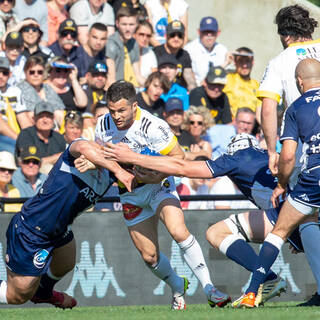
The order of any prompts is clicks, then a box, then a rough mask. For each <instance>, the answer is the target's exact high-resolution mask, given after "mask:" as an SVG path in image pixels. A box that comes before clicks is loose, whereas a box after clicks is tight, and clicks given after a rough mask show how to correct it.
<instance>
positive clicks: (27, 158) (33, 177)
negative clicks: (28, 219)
mask: <svg viewBox="0 0 320 320" xmlns="http://www.w3.org/2000/svg"><path fill="white" fill-rule="evenodd" d="M40 166H41V158H40V154H39V151H38V149H37V147H36V146H32V145H30V146H29V147H28V148H26V149H24V150H23V152H22V153H21V161H20V163H19V168H18V169H17V170H16V171H15V172H14V174H13V176H12V184H13V186H15V187H16V188H17V189H18V190H19V192H20V197H22V198H30V197H33V196H34V195H35V194H37V193H38V191H39V190H40V188H41V187H42V185H43V183H44V181H45V180H46V178H47V175H46V174H43V173H40Z"/></svg>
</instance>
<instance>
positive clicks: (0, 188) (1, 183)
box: [0, 151, 22, 212]
mask: <svg viewBox="0 0 320 320" xmlns="http://www.w3.org/2000/svg"><path fill="white" fill-rule="evenodd" d="M16 169H17V166H16V164H15V161H14V156H13V154H12V153H10V152H8V151H1V152H0V197H4V198H19V197H20V192H19V190H18V189H17V188H16V187H14V186H13V185H12V184H11V183H10V182H11V179H12V175H13V173H14V171H15V170H16ZM21 207H22V204H16V203H12V204H5V205H4V207H3V208H0V211H4V212H18V211H19V210H20V209H21Z"/></svg>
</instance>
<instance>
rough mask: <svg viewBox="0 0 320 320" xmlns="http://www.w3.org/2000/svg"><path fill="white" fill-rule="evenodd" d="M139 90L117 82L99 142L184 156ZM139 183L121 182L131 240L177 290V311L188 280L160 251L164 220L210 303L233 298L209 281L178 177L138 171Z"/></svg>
mask: <svg viewBox="0 0 320 320" xmlns="http://www.w3.org/2000/svg"><path fill="white" fill-rule="evenodd" d="M135 96H136V92H135V89H134V87H133V85H132V84H131V83H129V82H125V81H118V82H115V83H114V84H112V85H111V86H110V88H109V89H108V93H107V101H108V108H109V111H110V113H109V114H106V115H104V116H102V117H100V118H99V119H98V122H97V126H96V141H97V142H98V143H100V144H102V145H105V143H107V142H112V143H118V142H124V143H125V144H127V145H128V146H129V147H130V149H132V150H133V151H135V152H139V153H140V152H142V151H144V150H146V149H148V150H150V151H152V152H156V153H160V154H163V155H168V156H173V157H177V158H184V153H183V151H182V149H181V148H180V145H179V143H178V142H177V139H176V137H175V136H174V134H173V133H172V132H171V130H170V128H169V125H168V124H167V123H166V122H165V121H163V120H161V119H159V118H157V117H155V116H153V115H152V114H150V113H149V112H147V111H145V110H143V109H140V108H139V107H138V105H137V102H136V101H135ZM138 172H139V173H137V172H136V173H137V177H138V178H139V179H140V180H141V182H140V183H139V184H138V186H137V187H136V188H135V189H133V190H132V192H127V190H126V189H125V188H123V187H122V186H121V184H120V185H119V191H120V201H121V203H122V205H123V215H124V219H125V223H126V225H127V227H128V230H129V234H130V236H131V239H132V241H133V243H134V245H135V246H136V248H137V249H138V251H139V253H140V254H141V257H142V259H143V260H144V261H145V263H146V264H147V266H148V267H149V268H150V269H151V271H152V272H153V273H154V274H155V275H156V276H157V277H158V278H160V279H161V280H164V281H165V282H166V283H167V284H168V285H169V286H170V287H171V289H172V293H173V299H172V309H185V306H186V305H185V300H184V294H185V291H186V289H187V286H188V281H187V279H185V278H183V277H180V276H178V275H177V274H176V273H175V272H174V270H173V269H172V267H171V265H170V262H169V260H168V258H167V257H166V256H165V255H164V254H163V253H162V252H161V251H159V244H158V232H157V226H158V221H159V219H160V220H161V221H162V222H163V223H164V225H165V226H166V228H167V230H168V232H169V233H170V235H171V236H172V238H173V239H174V240H175V241H176V242H177V244H178V245H179V247H180V249H181V250H182V252H183V257H184V259H185V260H186V262H187V264H188V265H189V267H190V268H191V270H192V271H193V273H194V274H195V275H196V277H197V278H198V279H199V281H200V282H201V285H202V287H203V290H204V292H205V294H206V296H207V299H208V303H209V305H210V306H212V307H213V306H215V305H218V306H219V307H223V306H224V305H225V304H227V303H228V302H229V301H230V297H229V296H228V295H227V294H224V293H222V292H220V291H219V290H217V289H216V288H215V287H214V285H213V284H212V281H211V279H210V274H209V270H208V268H207V265H206V262H205V260H204V257H203V254H202V250H201V248H200V246H199V243H198V242H197V240H196V239H195V237H194V236H193V235H191V234H190V233H189V231H188V229H187V227H186V225H185V221H184V216H183V212H182V209H181V206H180V201H179V197H178V194H177V192H176V188H175V184H174V179H173V177H167V176H166V175H164V174H162V173H159V172H158V173H156V172H152V171H147V172H143V171H142V170H141V169H140V170H138Z"/></svg>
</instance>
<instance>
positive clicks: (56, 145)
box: [15, 101, 66, 173]
mask: <svg viewBox="0 0 320 320" xmlns="http://www.w3.org/2000/svg"><path fill="white" fill-rule="evenodd" d="M53 113H54V108H53V104H52V103H51V102H44V101H40V102H39V103H37V104H36V106H35V108H34V121H35V124H34V126H32V127H29V128H26V129H23V130H21V132H20V134H19V136H18V138H17V142H16V150H15V155H16V157H17V159H18V161H20V160H22V159H21V156H22V155H23V154H24V152H25V150H27V149H28V148H29V147H30V146H35V147H36V148H37V150H38V151H37V152H38V154H39V158H41V160H42V161H41V169H40V170H41V172H43V173H47V172H49V171H48V170H50V169H51V168H52V166H53V165H54V164H55V162H56V161H57V160H58V158H59V156H60V155H61V153H62V152H63V151H64V150H65V148H66V142H65V140H64V137H63V135H61V134H60V133H58V132H56V131H54V130H53V126H54V115H53Z"/></svg>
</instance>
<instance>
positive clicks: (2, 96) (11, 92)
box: [0, 86, 27, 120]
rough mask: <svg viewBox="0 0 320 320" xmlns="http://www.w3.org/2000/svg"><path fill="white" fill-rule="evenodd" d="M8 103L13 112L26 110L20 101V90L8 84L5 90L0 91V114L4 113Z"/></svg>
mask: <svg viewBox="0 0 320 320" xmlns="http://www.w3.org/2000/svg"><path fill="white" fill-rule="evenodd" d="M8 104H10V105H11V107H12V109H13V111H14V112H15V113H19V112H24V111H27V109H26V107H25V106H24V105H23V104H22V102H21V90H20V89H19V88H18V87H15V86H9V87H8V88H7V90H6V91H5V92H0V113H1V114H2V115H5V114H6V110H7V106H8ZM5 120H7V119H5Z"/></svg>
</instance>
